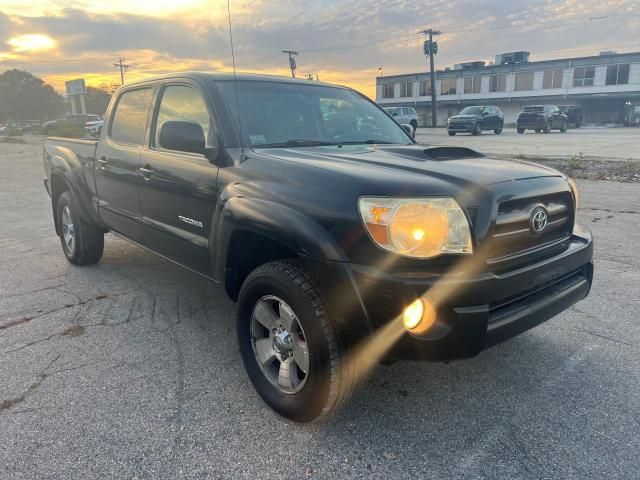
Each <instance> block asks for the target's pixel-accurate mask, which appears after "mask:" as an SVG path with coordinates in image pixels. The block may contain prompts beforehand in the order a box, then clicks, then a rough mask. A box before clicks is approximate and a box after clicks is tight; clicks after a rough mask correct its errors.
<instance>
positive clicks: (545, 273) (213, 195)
mask: <svg viewBox="0 0 640 480" xmlns="http://www.w3.org/2000/svg"><path fill="white" fill-rule="evenodd" d="M238 112H239V114H238ZM44 169H45V185H46V188H47V190H48V192H49V194H50V195H51V203H52V207H53V216H54V220H55V229H56V232H57V233H58V235H59V236H60V239H61V243H62V249H63V251H64V254H65V255H66V257H67V259H68V260H69V261H70V262H71V263H73V264H76V265H87V264H92V263H95V262H97V261H99V260H100V257H101V255H102V250H103V246H104V234H105V233H106V232H107V231H111V232H113V233H115V234H116V235H118V236H121V237H123V238H126V239H128V240H130V241H132V242H133V243H135V244H137V245H140V246H142V247H144V248H146V249H148V250H150V251H152V252H155V253H157V254H159V255H161V256H163V257H165V258H167V259H170V260H172V261H174V262H176V263H178V264H180V265H182V266H184V267H186V268H188V269H191V270H193V271H194V272H197V273H199V274H201V275H204V276H205V277H207V278H209V279H211V280H213V281H214V282H217V283H220V284H221V285H223V286H224V288H225V289H226V292H227V293H228V295H229V297H230V298H231V299H232V300H234V301H236V302H237V333H238V341H239V346H240V353H241V355H242V358H243V360H244V363H245V366H246V369H247V372H248V375H249V377H250V379H251V381H252V382H253V384H254V386H255V388H256V389H257V391H258V392H259V393H260V395H261V396H262V397H263V399H264V400H265V401H266V402H267V403H268V404H269V405H270V406H271V407H272V408H274V409H275V410H276V411H278V412H279V413H280V414H282V415H284V416H286V417H288V418H291V419H293V420H296V421H301V422H306V421H312V420H315V419H318V418H320V417H322V416H324V415H326V414H327V413H329V412H331V411H334V410H335V409H336V408H337V407H338V406H339V405H340V404H342V403H343V402H344V401H345V400H346V399H347V398H348V396H349V393H350V392H351V390H352V389H353V387H354V385H356V383H357V380H358V378H359V376H360V375H361V374H362V372H363V371H366V365H367V364H368V363H370V362H371V361H373V360H385V361H393V360H397V359H424V360H450V359H460V358H465V357H471V356H474V355H476V354H478V353H479V352H480V351H481V350H483V349H484V348H487V347H489V346H491V345H494V344H496V343H498V342H501V341H503V340H505V339H507V338H510V337H512V336H514V335H517V334H519V333H521V332H523V331H525V330H527V329H529V328H531V327H533V326H535V325H537V324H539V323H541V322H543V321H545V320H547V319H549V318H551V317H552V316H554V315H556V314H558V313H559V312H561V311H563V310H565V309H567V308H568V307H569V306H570V305H572V304H574V303H575V302H577V301H579V300H581V299H582V298H584V297H585V296H586V295H587V294H588V292H589V289H590V286H591V279H592V275H593V265H592V251H593V245H592V240H591V235H590V233H589V231H588V230H586V229H585V228H583V227H580V226H578V225H576V224H575V212H576V203H577V191H576V188H575V185H574V184H573V182H572V181H571V180H570V179H568V178H567V177H565V176H563V175H562V174H560V173H558V172H557V171H555V170H551V169H549V168H546V167H542V166H538V165H534V164H531V163H526V162H515V161H513V162H511V161H505V160H496V159H492V158H487V157H485V156H483V155H481V154H479V153H477V152H475V151H473V150H469V149H466V148H455V147H428V146H420V145H416V144H415V142H414V140H413V139H412V138H411V137H410V136H409V135H408V134H407V133H406V132H405V131H404V130H403V128H401V127H400V126H399V125H398V124H397V123H396V122H395V121H394V120H393V119H392V118H391V117H390V116H389V115H388V114H386V113H385V112H384V111H383V110H382V109H381V108H379V107H378V106H377V105H375V104H374V103H373V102H371V101H369V100H368V99H367V98H365V97H363V96H362V95H360V94H359V93H357V92H355V91H353V90H350V89H348V88H342V87H335V86H331V85H326V84H322V83H318V82H308V81H304V80H303V81H298V80H294V79H286V78H279V77H266V76H257V75H242V76H238V78H237V80H234V77H233V76H229V75H225V74H200V73H193V74H191V73H189V74H179V75H170V76H165V77H161V78H157V79H153V80H147V81H144V82H139V83H135V84H131V85H127V86H125V87H123V88H121V89H120V90H118V92H117V94H116V95H115V96H114V99H113V100H112V103H111V105H110V106H109V110H108V112H107V115H106V116H105V124H104V128H103V130H102V133H101V137H100V139H99V141H97V142H95V141H89V140H71V139H63V138H49V139H48V140H47V142H46V144H45V146H44ZM212 348H215V346H212Z"/></svg>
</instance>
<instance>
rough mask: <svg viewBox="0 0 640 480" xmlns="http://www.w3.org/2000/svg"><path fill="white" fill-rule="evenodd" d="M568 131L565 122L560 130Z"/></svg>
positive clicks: (562, 131)
mask: <svg viewBox="0 0 640 480" xmlns="http://www.w3.org/2000/svg"><path fill="white" fill-rule="evenodd" d="M566 131H567V123H566V122H565V123H563V124H562V127H561V128H560V132H561V133H565V132H566Z"/></svg>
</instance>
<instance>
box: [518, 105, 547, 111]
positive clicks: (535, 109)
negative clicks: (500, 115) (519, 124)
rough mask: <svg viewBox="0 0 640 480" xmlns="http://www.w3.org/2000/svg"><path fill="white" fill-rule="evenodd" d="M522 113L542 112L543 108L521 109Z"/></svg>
mask: <svg viewBox="0 0 640 480" xmlns="http://www.w3.org/2000/svg"><path fill="white" fill-rule="evenodd" d="M522 111H523V112H538V113H539V112H544V107H542V106H540V107H524V108H523V109H522Z"/></svg>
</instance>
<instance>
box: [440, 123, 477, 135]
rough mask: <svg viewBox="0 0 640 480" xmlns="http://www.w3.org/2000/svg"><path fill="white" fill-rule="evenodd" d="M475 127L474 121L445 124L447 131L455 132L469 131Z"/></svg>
mask: <svg viewBox="0 0 640 480" xmlns="http://www.w3.org/2000/svg"><path fill="white" fill-rule="evenodd" d="M475 128H476V124H475V123H458V124H456V123H450V124H449V125H447V131H449V132H456V133H470V132H473V130H474V129H475Z"/></svg>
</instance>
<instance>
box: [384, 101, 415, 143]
mask: <svg viewBox="0 0 640 480" xmlns="http://www.w3.org/2000/svg"><path fill="white" fill-rule="evenodd" d="M385 111H386V112H387V113H388V114H389V115H391V116H392V117H393V118H394V119H395V121H396V122H398V123H399V124H400V125H411V128H413V135H414V136H415V134H416V128H418V113H417V112H416V109H415V108H413V107H386V108H385Z"/></svg>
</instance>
